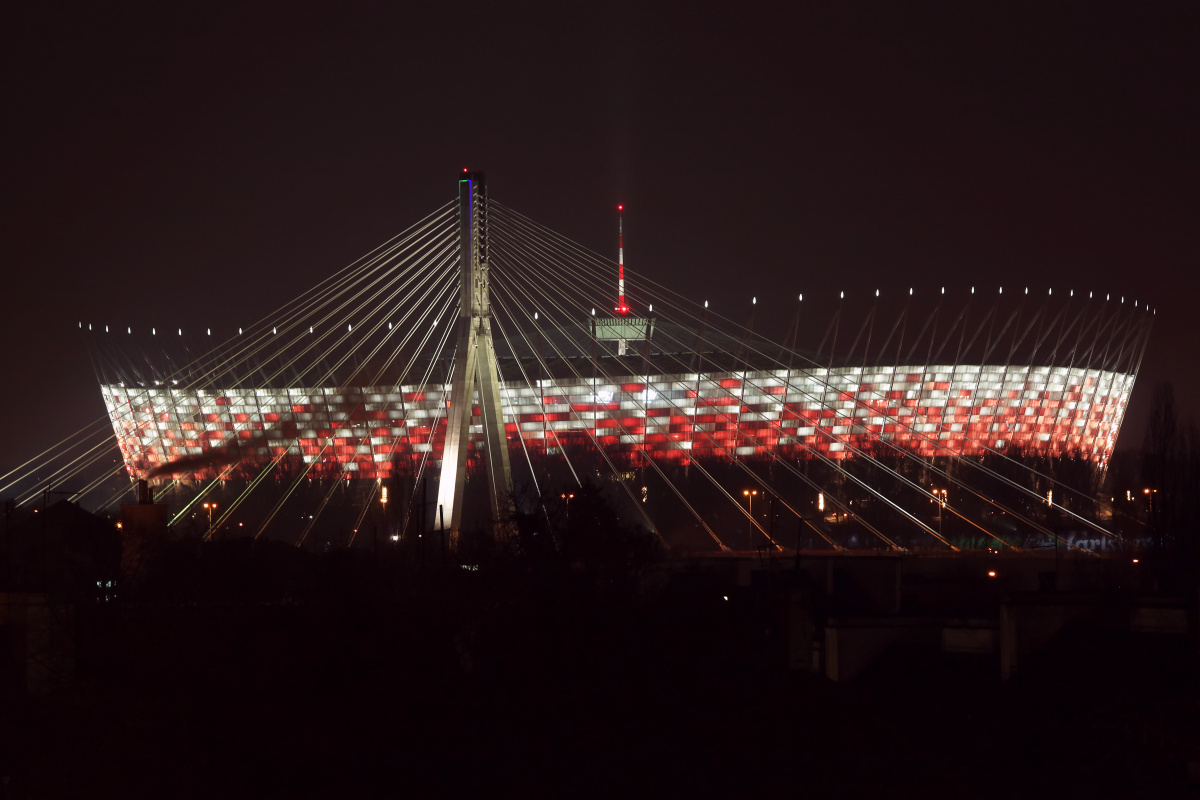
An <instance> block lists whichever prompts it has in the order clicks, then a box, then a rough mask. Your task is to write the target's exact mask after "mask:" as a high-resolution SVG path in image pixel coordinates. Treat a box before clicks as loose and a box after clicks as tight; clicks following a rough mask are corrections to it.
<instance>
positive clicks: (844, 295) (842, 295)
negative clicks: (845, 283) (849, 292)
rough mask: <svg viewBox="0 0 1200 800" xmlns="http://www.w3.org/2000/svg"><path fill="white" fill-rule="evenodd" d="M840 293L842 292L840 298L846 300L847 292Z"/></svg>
mask: <svg viewBox="0 0 1200 800" xmlns="http://www.w3.org/2000/svg"><path fill="white" fill-rule="evenodd" d="M840 294H841V298H840V299H842V300H845V299H846V293H845V292H841V293H840Z"/></svg>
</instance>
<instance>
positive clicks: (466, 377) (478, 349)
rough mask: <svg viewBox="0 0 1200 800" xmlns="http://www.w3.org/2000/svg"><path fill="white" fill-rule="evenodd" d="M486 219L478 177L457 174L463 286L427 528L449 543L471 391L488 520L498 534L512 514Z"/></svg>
mask: <svg viewBox="0 0 1200 800" xmlns="http://www.w3.org/2000/svg"><path fill="white" fill-rule="evenodd" d="M487 217H488V202H487V184H486V182H485V180H484V174H483V173H482V172H466V171H464V172H463V173H462V175H461V176H460V177H459V181H458V253H459V263H460V265H461V268H462V286H461V295H460V303H459V314H458V320H457V323H456V324H457V327H458V330H457V332H456V335H455V341H456V347H455V351H454V372H453V375H452V376H451V387H450V407H449V408H448V409H447V410H446V446H445V449H444V450H443V452H442V471H441V478H440V480H439V482H438V498H437V507H436V508H435V509H434V530H436V531H443V532H446V533H447V534H448V537H447V538H448V539H449V543H450V546H451V547H452V548H453V547H455V546H457V544H458V534H459V532H460V530H461V527H462V512H463V489H464V488H465V485H466V470H467V450H468V444H469V443H470V441H471V419H472V413H471V407H472V405H473V401H474V397H475V392H476V390H478V392H479V407H480V411H481V416H482V422H483V431H484V442H485V446H486V466H487V473H488V493H489V497H490V499H491V510H492V521H493V525H494V526H495V530H496V531H497V532H499V531H501V530H502V529H504V528H505V527H506V526H507V525H508V522H509V519H510V517H511V516H512V511H513V502H512V495H513V489H512V467H511V465H510V463H509V459H508V441H507V438H506V436H505V433H504V419H503V417H502V415H501V406H500V372H499V369H498V368H497V366H496V348H495V345H494V343H493V341H492V320H491V307H490V300H489V290H488V234H487V227H488V224H487Z"/></svg>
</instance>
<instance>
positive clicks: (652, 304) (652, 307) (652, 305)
mask: <svg viewBox="0 0 1200 800" xmlns="http://www.w3.org/2000/svg"><path fill="white" fill-rule="evenodd" d="M649 310H650V311H653V310H654V303H651V304H650V306H649Z"/></svg>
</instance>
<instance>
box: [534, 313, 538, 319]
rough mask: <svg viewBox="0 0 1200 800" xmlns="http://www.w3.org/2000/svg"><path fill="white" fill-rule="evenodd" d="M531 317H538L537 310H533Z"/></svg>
mask: <svg viewBox="0 0 1200 800" xmlns="http://www.w3.org/2000/svg"><path fill="white" fill-rule="evenodd" d="M533 318H534V319H537V318H538V312H536V311H535V312H533Z"/></svg>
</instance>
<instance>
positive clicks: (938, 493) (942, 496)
mask: <svg viewBox="0 0 1200 800" xmlns="http://www.w3.org/2000/svg"><path fill="white" fill-rule="evenodd" d="M933 502H935V503H937V507H938V536H941V535H942V509H943V508H945V507H946V490H945V489H934V490H933Z"/></svg>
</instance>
